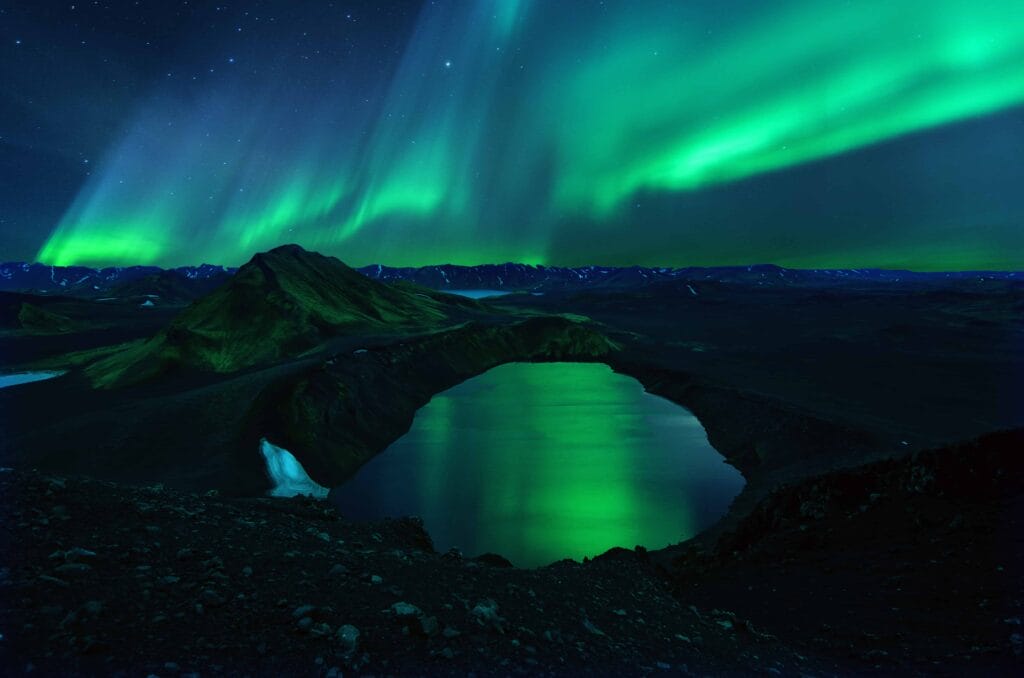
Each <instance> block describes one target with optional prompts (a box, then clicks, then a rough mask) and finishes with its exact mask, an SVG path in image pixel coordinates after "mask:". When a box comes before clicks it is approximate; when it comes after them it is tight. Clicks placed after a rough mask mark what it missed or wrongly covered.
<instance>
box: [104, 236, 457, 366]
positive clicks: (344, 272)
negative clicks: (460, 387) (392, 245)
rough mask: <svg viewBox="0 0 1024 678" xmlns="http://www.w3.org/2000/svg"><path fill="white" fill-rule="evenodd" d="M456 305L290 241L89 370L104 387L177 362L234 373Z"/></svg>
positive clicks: (425, 321)
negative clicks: (346, 335)
mask: <svg viewBox="0 0 1024 678" xmlns="http://www.w3.org/2000/svg"><path fill="white" fill-rule="evenodd" d="M458 309H464V306H458V305H456V304H454V303H451V304H449V303H446V302H445V301H444V300H441V299H439V298H437V297H436V296H433V297H432V296H430V295H426V294H418V293H417V291H416V289H415V288H412V289H407V288H398V287H392V286H391V285H388V284H385V283H380V282H377V281H374V280H370V279H369V278H367V277H366V276H363V275H361V274H360V273H359V272H357V271H355V270H353V269H351V268H349V267H348V266H346V265H345V264H343V263H342V262H341V261H339V260H338V259H335V258H334V257H325V256H323V255H322V254H319V253H317V252H310V251H308V250H305V249H303V248H302V247H299V246H298V245H284V246H282V247H276V248H274V249H273V250H270V251H269V252H262V253H259V254H257V255H255V256H254V257H253V258H252V259H251V260H250V261H249V262H248V263H246V264H245V265H244V266H242V267H241V268H240V269H238V272H237V273H236V274H235V275H234V276H233V277H232V278H231V279H229V280H228V281H227V282H226V283H224V285H222V286H221V287H219V288H217V289H216V290H214V291H213V292H212V293H210V294H209V295H207V296H205V297H203V298H202V299H200V300H198V301H197V302H195V303H194V304H192V305H191V306H190V307H188V308H187V309H186V310H185V311H183V312H182V313H181V314H180V315H179V316H178V317H177V318H175V320H174V321H173V322H172V323H171V325H170V326H169V327H167V328H166V329H165V330H163V331H162V332H160V333H159V334H157V335H156V336H155V337H153V338H152V339H150V340H149V341H147V342H146V343H145V344H144V345H142V346H141V347H138V348H136V349H132V350H129V351H126V352H124V353H122V354H118V355H115V356H112V357H111V358H109V359H107V360H104V361H100V362H99V363H97V364H95V365H93V366H92V367H90V368H89V372H90V376H91V377H92V379H93V381H94V383H96V384H97V385H100V386H116V385H122V384H128V383H133V382H136V381H142V380H145V379H147V378H150V377H152V376H156V375H157V374H160V373H163V372H166V371H168V370H171V369H177V368H186V369H194V370H199V371H206V372H233V371H236V370H239V369H243V368H246V367H251V366H255V365H259V364H263V363H267V362H271V361H275V360H281V359H283V358H287V357H290V356H294V355H297V354H299V353H302V352H304V351H307V350H310V349H312V348H315V347H316V346H318V345H320V344H322V343H323V342H324V341H325V340H327V339H329V338H330V337H332V336H337V335H339V334H343V333H345V332H347V331H354V330H357V329H358V330H363V329H366V328H379V329H381V330H397V329H399V328H406V327H417V328H423V327H428V326H429V327H433V326H436V325H437V324H438V323H442V322H445V321H446V320H447V319H448V316H449V314H450V313H451V312H453V311H456V310H458Z"/></svg>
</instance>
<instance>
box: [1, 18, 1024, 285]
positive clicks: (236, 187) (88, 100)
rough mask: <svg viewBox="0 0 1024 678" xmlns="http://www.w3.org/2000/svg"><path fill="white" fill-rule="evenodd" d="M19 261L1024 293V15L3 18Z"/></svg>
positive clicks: (12, 228)
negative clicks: (610, 271)
mask: <svg viewBox="0 0 1024 678" xmlns="http://www.w3.org/2000/svg"><path fill="white" fill-rule="evenodd" d="M0 177H2V181H0V261H9V260H30V261H33V260H40V261H44V262H47V263H54V264H62V265H66V264H90V265H129V264H158V265H182V264H198V263H200V262H210V263H219V264H226V265H237V264H239V263H241V262H243V261H245V260H247V259H248V258H249V257H250V256H251V255H252V253H253V252H255V251H259V250H265V249H269V248H271V247H274V246H276V245H279V244H282V243H285V242H298V243H300V244H302V245H305V246H306V247H309V248H312V249H317V250H319V251H322V252H325V253H329V254H334V255H337V256H339V257H340V258H342V259H343V260H344V261H346V262H347V263H349V264H352V265H364V264H368V263H383V264H389V265H424V264H435V263H445V262H451V263H459V264H478V263H489V262H504V261H519V262H525V263H533V264H551V265H585V264H606V265H626V264H645V265H663V266H680V265H714V264H747V263H760V262H771V263H777V264H780V265H785V266H793V267H801V268H818V267H867V266H877V267H886V268H912V269H917V270H942V269H1020V268H1024V2H1021V0H877V1H857V0H849V1H846V2H840V1H838V0H836V1H834V2H831V1H830V2H823V1H819V0H775V1H773V2H764V1H763V0H692V1H689V2H681V1H676V0H650V1H647V0H605V1H604V2H599V1H597V0H557V1H556V0H458V1H447V0H437V1H436V2H431V1H425V2H424V1H412V0H373V1H369V0H366V1H363V0H357V1H351V2H342V1H340V0H338V1H335V2H328V1H325V0H317V1H308V2H302V1H301V0H286V1H285V0H281V1H276V0H268V1H264V2H256V1H242V0H238V1H236V2H228V1H225V2H216V1H210V2H205V1H199V0H192V1H189V2H182V1H178V2H175V1H173V0H139V1H131V0H128V1H117V0H110V1H106V2H104V1H99V2H92V1H86V2H81V1H78V0H65V1H64V2H51V1H49V0H15V1H13V2H12V0H0Z"/></svg>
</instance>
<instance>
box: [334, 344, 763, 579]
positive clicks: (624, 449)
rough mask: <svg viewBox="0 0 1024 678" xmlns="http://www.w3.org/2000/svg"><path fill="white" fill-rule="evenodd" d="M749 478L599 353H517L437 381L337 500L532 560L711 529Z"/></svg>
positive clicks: (364, 512)
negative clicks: (438, 388)
mask: <svg viewBox="0 0 1024 678" xmlns="http://www.w3.org/2000/svg"><path fill="white" fill-rule="evenodd" d="M743 482H744V481H743V477H742V476H741V475H740V474H739V472H738V471H736V469H734V468H733V467H732V466H729V465H728V464H726V463H725V461H724V459H723V457H722V456H721V455H720V454H719V453H718V452H717V451H715V449H714V448H712V447H711V445H710V444H709V443H708V440H707V435H706V433H705V431H704V429H703V427H702V426H701V424H700V422H699V421H698V420H697V419H696V417H694V416H693V415H692V414H691V413H690V412H689V411H687V410H686V409H684V408H682V407H679V406H678V405H675V404H674V403H671V402H669V401H667V400H664V399H662V398H659V397H657V396H653V395H651V394H649V393H646V392H645V391H644V390H643V387H642V386H641V385H640V384H639V382H637V381H636V380H634V379H632V378H630V377H626V376H623V375H620V374H616V373H614V372H612V370H611V369H610V368H609V367H608V366H606V365H602V364H582V363H545V364H525V363H514V364H509V365H503V366H501V367H497V368H495V369H493V370H490V371H489V372H487V373H485V374H483V375H480V376H478V377H476V378H474V379H470V380H469V381H466V382H464V383H462V384H460V385H458V386H456V387H454V388H452V389H450V390H448V391H445V392H443V393H440V394H438V395H436V396H434V398H433V399H432V400H431V401H430V403H428V404H427V405H426V406H425V407H423V408H422V409H420V411H419V412H418V413H417V414H416V418H415V421H414V422H413V425H412V428H411V430H410V431H409V432H408V433H407V434H406V435H405V436H403V437H402V438H401V439H399V440H397V441H396V442H395V443H393V444H392V445H391V446H390V447H389V448H388V449H387V450H385V451H384V452H382V453H381V454H380V455H378V456H376V457H374V458H373V459H372V460H371V461H370V462H369V463H367V464H366V465H365V466H363V467H362V468H361V469H360V470H359V472H358V473H357V474H356V475H355V476H354V477H353V478H352V479H351V480H349V481H348V482H347V483H345V484H344V485H342V486H340V487H337V488H335V489H333V490H332V491H331V493H330V497H331V501H333V502H334V503H335V505H336V506H338V508H339V509H340V510H341V511H342V512H343V513H344V514H345V515H347V516H349V517H352V518H357V519H378V518H382V517H385V516H393V517H397V516H406V515H417V516H421V517H422V518H423V520H424V522H425V524H426V528H427V530H428V531H429V532H430V534H431V536H432V537H433V539H434V545H435V548H437V549H438V550H439V551H445V550H447V549H448V548H450V547H453V546H454V547H458V548H459V549H461V550H462V551H463V552H464V553H465V554H466V555H467V556H472V555H477V554H481V553H486V552H493V553H499V554H501V555H503V556H505V557H506V558H508V559H510V560H511V561H512V562H513V563H514V564H516V565H519V566H525V567H532V566H538V565H544V564H547V563H550V562H553V561H555V560H559V559H561V558H566V557H570V558H575V559H581V558H582V557H583V556H594V555H597V554H600V553H602V552H604V551H605V550H607V549H609V548H611V547H613V546H623V547H626V548H632V547H633V546H635V545H637V544H640V545H643V546H646V547H647V548H651V549H654V548H660V547H663V546H666V545H668V544H672V543H676V542H679V541H681V540H683V539H686V538H689V537H692V536H694V535H695V534H697V533H698V532H700V531H701V530H703V529H705V528H707V527H708V526H710V525H711V524H712V523H714V522H715V521H716V520H718V518H720V517H721V516H722V515H723V514H724V513H725V512H726V510H727V509H728V507H729V504H730V503H731V502H732V500H733V498H734V497H735V496H736V495H737V494H738V493H739V491H740V490H741V489H742V487H743Z"/></svg>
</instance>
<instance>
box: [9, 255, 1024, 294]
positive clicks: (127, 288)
mask: <svg viewBox="0 0 1024 678" xmlns="http://www.w3.org/2000/svg"><path fill="white" fill-rule="evenodd" d="M356 270H358V271H359V272H360V273H362V274H363V275H365V276H367V277H369V278H371V279H374V280H379V281H384V282H394V281H400V280H404V281H408V282H412V283H416V284H418V285H422V286H424V287H430V288H432V289H436V290H497V291H503V292H529V291H533V292H545V291H552V290H572V289H579V288H583V287H592V286H602V287H635V286H643V285H649V284H651V283H658V282H664V281H672V280H675V281H693V282H701V281H715V282H726V283H728V282H733V283H743V284H748V285H770V286H794V285H796V286H800V285H812V286H830V285H833V284H849V283H851V282H886V283H897V282H911V281H913V282H929V281H932V282H940V281H947V282H948V281H960V282H964V283H970V282H979V283H986V282H990V281H994V280H1018V281H1019V280H1024V272H1021V271H1010V272H1002V271H953V272H942V273H919V272H914V271H900V270H888V269H866V268H860V269H789V268H782V267H779V266H774V265H771V264H760V265H754V266H715V267H707V268H705V267H692V266H691V267H686V268H649V267H642V266H628V267H610V266H581V267H575V268H573V267H560V266H531V265H527V264H513V263H507V264H484V265H480V266H456V265H453V264H443V265H439V266H422V267H419V268H393V267H390V266H381V265H377V266H365V267H363V268H359V269H356ZM236 271H237V269H235V268H226V267H223V266H213V265H210V264H202V265H200V266H183V267H179V268H171V269H162V268H158V267H156V266H129V267H123V268H122V267H108V268H99V269H97V268H89V267H86V266H47V265H45V264H28V263H21V262H12V263H6V264H0V291H18V292H33V293H37V294H39V293H41V294H61V295H71V296H84V297H92V298H102V297H111V296H113V297H134V296H145V295H149V296H154V297H159V298H161V299H163V300H164V301H165V302H184V301H191V300H193V299H197V298H199V297H201V296H203V295H205V294H207V293H208V292H210V291H212V290H213V289H214V288H215V287H218V286H219V285H221V284H223V283H224V282H226V281H227V280H228V279H229V278H230V277H231V276H233V275H234V273H235V272H236Z"/></svg>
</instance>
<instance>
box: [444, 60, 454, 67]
mask: <svg viewBox="0 0 1024 678" xmlns="http://www.w3.org/2000/svg"><path fill="white" fill-rule="evenodd" d="M444 67H445V68H451V67H452V62H451V61H445V62H444Z"/></svg>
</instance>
